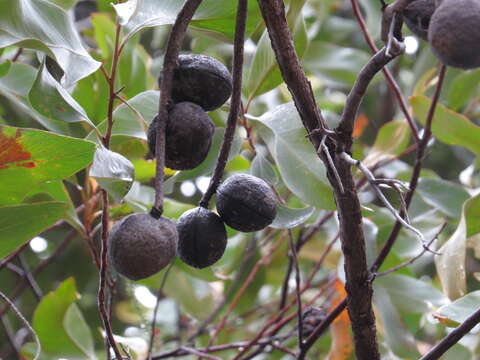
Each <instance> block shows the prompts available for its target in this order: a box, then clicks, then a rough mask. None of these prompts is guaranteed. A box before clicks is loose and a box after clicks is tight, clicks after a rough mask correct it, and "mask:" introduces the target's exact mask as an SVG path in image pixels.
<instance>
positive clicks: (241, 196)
mask: <svg viewBox="0 0 480 360" xmlns="http://www.w3.org/2000/svg"><path fill="white" fill-rule="evenodd" d="M217 210H218V213H219V215H220V217H221V218H222V220H223V221H225V223H226V224H227V225H228V226H230V227H232V228H234V229H236V230H239V231H243V232H251V231H258V230H261V229H263V228H265V227H267V226H268V225H270V224H271V223H272V222H273V219H275V216H276V214H277V207H276V203H275V194H274V193H273V191H272V189H271V188H270V187H269V186H268V184H267V183H266V182H265V181H263V180H262V179H259V178H257V177H255V176H252V175H247V174H238V175H234V176H231V177H229V178H228V179H227V180H226V181H225V182H224V183H222V184H221V185H220V186H219V187H218V189H217Z"/></svg>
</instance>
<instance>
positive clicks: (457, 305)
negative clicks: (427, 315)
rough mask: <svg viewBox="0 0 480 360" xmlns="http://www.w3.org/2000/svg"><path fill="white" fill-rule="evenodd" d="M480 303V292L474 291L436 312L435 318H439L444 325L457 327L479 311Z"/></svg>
mask: <svg viewBox="0 0 480 360" xmlns="http://www.w3.org/2000/svg"><path fill="white" fill-rule="evenodd" d="M479 303H480V290H477V291H473V292H471V293H469V294H467V295H465V296H463V297H461V298H459V299H457V300H455V301H454V302H452V303H450V304H447V305H444V306H442V307H441V308H440V309H438V310H437V311H435V313H434V314H433V316H434V317H436V318H438V319H439V320H440V321H441V322H442V324H445V325H447V326H450V327H456V326H458V325H460V324H461V323H463V322H464V321H465V320H466V319H467V318H468V317H469V316H470V315H472V314H473V313H474V312H475V311H477V310H478V304H479Z"/></svg>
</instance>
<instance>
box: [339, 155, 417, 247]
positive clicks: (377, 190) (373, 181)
mask: <svg viewBox="0 0 480 360" xmlns="http://www.w3.org/2000/svg"><path fill="white" fill-rule="evenodd" d="M340 157H341V158H342V159H343V160H345V161H346V162H348V163H349V164H350V165H353V166H356V167H358V169H359V170H360V171H361V172H362V173H363V175H364V176H365V177H366V178H367V180H368V182H369V183H370V185H371V186H372V188H373V190H374V191H375V193H376V194H377V196H378V197H379V199H380V200H381V201H382V203H383V204H384V205H385V207H386V208H387V209H388V210H389V211H390V212H391V213H392V214H393V216H394V217H395V219H396V220H397V221H398V222H400V224H402V225H403V226H404V227H405V228H407V229H408V230H410V231H412V232H413V233H415V235H417V237H418V238H419V239H420V241H421V242H422V245H423V246H426V245H425V237H424V236H423V234H422V233H421V232H420V231H419V230H418V229H416V228H414V227H413V226H412V225H410V224H409V223H408V222H407V221H405V220H404V219H403V218H402V217H401V216H400V214H399V213H398V211H397V210H395V208H394V207H393V206H392V204H390V202H389V201H388V199H387V198H386V197H385V195H383V193H382V190H380V188H379V187H378V185H377V179H375V176H374V175H373V174H372V172H371V171H370V170H369V169H368V168H367V167H366V166H364V165H363V164H362V163H361V162H360V161H359V160H355V159H353V158H352V157H351V156H350V155H348V154H347V153H341V154H340Z"/></svg>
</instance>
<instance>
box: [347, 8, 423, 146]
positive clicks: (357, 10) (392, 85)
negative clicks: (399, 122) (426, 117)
mask: <svg viewBox="0 0 480 360" xmlns="http://www.w3.org/2000/svg"><path fill="white" fill-rule="evenodd" d="M351 3H352V9H353V13H354V14H355V17H356V19H357V22H358V25H359V26H360V30H361V31H362V33H363V35H364V37H365V40H366V42H367V44H368V46H369V48H370V50H371V51H372V53H376V52H378V48H377V46H376V45H375V42H374V41H373V39H372V37H371V36H370V34H369V32H368V29H367V24H366V23H365V19H364V18H363V15H362V12H361V11H360V7H359V6H358V0H351ZM382 72H383V74H384V75H385V78H386V79H387V82H388V85H389V86H390V90H391V91H392V92H393V93H394V94H395V97H396V98H397V100H398V104H399V105H400V108H401V109H402V112H403V114H404V115H405V118H406V119H407V123H408V125H409V126H410V130H411V131H412V135H413V137H414V138H415V141H416V142H417V143H418V142H419V141H420V136H419V135H418V127H417V125H416V124H415V122H414V121H413V119H412V116H411V115H410V111H409V110H408V106H407V102H406V101H405V98H404V97H403V94H402V91H401V90H400V86H399V85H398V84H397V82H396V81H395V78H394V77H393V75H392V73H391V72H390V70H389V69H388V68H387V67H384V68H383V69H382Z"/></svg>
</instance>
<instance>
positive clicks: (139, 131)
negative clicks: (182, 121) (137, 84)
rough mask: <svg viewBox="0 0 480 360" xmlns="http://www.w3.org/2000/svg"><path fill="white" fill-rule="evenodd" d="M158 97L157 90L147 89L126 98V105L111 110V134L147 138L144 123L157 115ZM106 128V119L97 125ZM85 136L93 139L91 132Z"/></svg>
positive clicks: (101, 128)
mask: <svg viewBox="0 0 480 360" xmlns="http://www.w3.org/2000/svg"><path fill="white" fill-rule="evenodd" d="M159 99H160V92H159V91H154V90H148V91H145V92H143V93H140V94H138V95H137V96H135V97H133V98H132V99H130V100H128V106H127V105H125V104H122V105H120V106H119V107H117V108H116V109H115V111H114V112H113V121H114V123H113V128H112V136H117V135H123V136H131V137H135V138H137V139H142V140H147V135H146V129H147V125H146V124H149V123H150V122H152V120H153V118H154V117H155V116H156V115H157V113H158V102H159ZM106 128H107V121H106V120H105V121H103V122H102V123H101V124H99V125H98V129H99V130H100V131H105V130H106ZM87 138H88V139H89V140H94V139H95V134H94V133H93V132H92V133H90V134H89V135H88V137H87Z"/></svg>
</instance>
